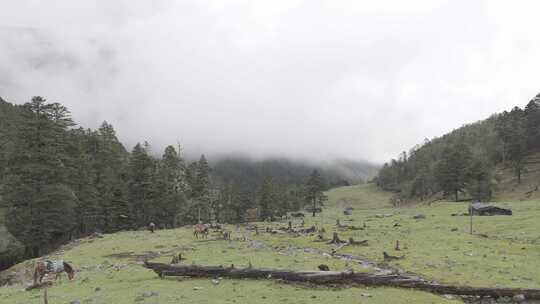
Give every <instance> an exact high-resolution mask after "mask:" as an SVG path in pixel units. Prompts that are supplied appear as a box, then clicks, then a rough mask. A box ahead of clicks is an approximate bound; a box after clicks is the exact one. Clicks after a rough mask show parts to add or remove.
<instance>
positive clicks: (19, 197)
mask: <svg viewBox="0 0 540 304" xmlns="http://www.w3.org/2000/svg"><path fill="white" fill-rule="evenodd" d="M23 109H24V110H23V111H22V121H21V124H20V125H19V128H18V129H17V131H16V132H17V133H16V137H15V145H14V147H15V149H14V150H13V151H12V153H11V154H10V156H9V158H8V165H7V178H6V185H5V187H6V189H5V193H6V201H7V202H8V205H9V214H8V216H7V227H8V229H9V231H10V232H11V233H12V234H13V235H15V237H17V239H18V240H19V241H21V242H22V243H23V244H25V247H26V254H27V255H28V256H37V255H39V253H40V251H41V250H43V249H46V248H48V247H50V246H51V245H52V244H58V243H61V242H64V241H66V240H67V239H69V238H70V237H71V236H72V233H73V231H74V229H75V227H76V224H77V217H76V214H75V210H76V207H77V204H78V199H77V197H76V196H75V194H74V192H73V191H72V190H71V189H70V188H69V187H68V186H67V185H68V181H67V177H68V174H67V173H68V167H67V166H68V165H69V163H68V162H67V157H68V156H67V152H66V146H67V130H68V128H69V127H70V126H72V125H73V122H72V121H71V118H70V114H69V111H67V109H65V108H64V107H59V106H58V104H49V103H47V102H46V100H45V99H44V98H42V97H39V96H37V97H33V98H32V101H31V102H29V103H26V104H24V106H23Z"/></svg>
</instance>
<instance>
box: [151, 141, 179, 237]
mask: <svg viewBox="0 0 540 304" xmlns="http://www.w3.org/2000/svg"><path fill="white" fill-rule="evenodd" d="M184 184H185V181H184V162H183V159H182V158H181V156H180V155H179V153H178V152H176V150H175V148H174V147H173V146H168V147H166V148H165V151H164V153H163V157H162V159H161V161H160V162H159V167H158V172H157V174H156V181H155V183H154V186H155V187H156V189H155V207H156V209H157V210H156V218H155V219H154V221H155V222H158V223H164V224H166V225H169V226H173V227H175V226H177V220H178V218H179V213H180V211H181V209H182V208H183V207H185V204H186V198H185V195H184V191H183V189H184V188H185V187H184Z"/></svg>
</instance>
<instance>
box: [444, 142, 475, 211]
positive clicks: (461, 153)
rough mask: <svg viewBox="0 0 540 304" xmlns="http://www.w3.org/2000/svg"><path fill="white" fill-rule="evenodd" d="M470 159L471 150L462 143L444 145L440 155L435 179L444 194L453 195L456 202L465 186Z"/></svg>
mask: <svg viewBox="0 0 540 304" xmlns="http://www.w3.org/2000/svg"><path fill="white" fill-rule="evenodd" d="M470 160H471V152H470V151H469V149H468V147H467V146H466V145H465V144H463V143H459V144H457V145H454V146H450V147H446V148H445V149H444V151H443V153H442V155H441V160H440V162H439V165H438V167H437V179H438V182H439V185H440V187H441V189H442V190H443V192H444V194H446V195H454V198H455V200H456V202H457V201H458V200H459V192H463V190H464V189H465V187H466V182H467V174H468V168H469V165H470Z"/></svg>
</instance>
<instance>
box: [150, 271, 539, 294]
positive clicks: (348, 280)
mask: <svg viewBox="0 0 540 304" xmlns="http://www.w3.org/2000/svg"><path fill="white" fill-rule="evenodd" d="M144 267H146V268H148V269H152V270H153V271H154V272H156V273H157V274H158V275H160V276H183V277H199V278H200V277H208V278H214V277H216V276H218V277H227V278H233V279H269V278H272V279H276V280H283V281H290V282H308V283H313V284H344V285H347V286H352V285H360V286H389V287H400V288H409V289H418V290H423V291H428V292H433V293H437V294H452V295H459V296H480V297H492V298H499V297H513V296H516V295H523V296H524V297H525V299H528V300H540V289H522V288H482V287H469V286H452V285H441V284H437V283H432V282H427V281H425V280H422V279H421V278H418V277H416V276H412V275H408V274H398V273H391V274H386V273H384V274H381V273H363V272H360V273H355V272H353V271H345V272H339V271H291V270H279V269H264V268H263V269H257V268H234V267H230V268H225V267H223V266H197V265H169V264H163V263H151V262H145V263H144Z"/></svg>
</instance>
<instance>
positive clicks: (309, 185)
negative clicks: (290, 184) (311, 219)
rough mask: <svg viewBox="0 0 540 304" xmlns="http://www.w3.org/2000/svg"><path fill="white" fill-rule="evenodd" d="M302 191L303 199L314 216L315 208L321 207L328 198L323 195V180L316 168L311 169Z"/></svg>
mask: <svg viewBox="0 0 540 304" xmlns="http://www.w3.org/2000/svg"><path fill="white" fill-rule="evenodd" d="M304 191H305V194H304V198H305V201H306V203H309V204H310V205H311V209H312V213H313V216H315V214H316V212H317V209H318V208H320V207H322V206H323V204H324V202H325V201H326V200H327V199H328V198H327V197H326V195H324V192H323V191H324V182H323V180H322V177H321V175H320V173H319V171H318V170H313V172H312V173H311V175H310V176H309V179H308V180H307V182H306V185H305V189H304Z"/></svg>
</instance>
